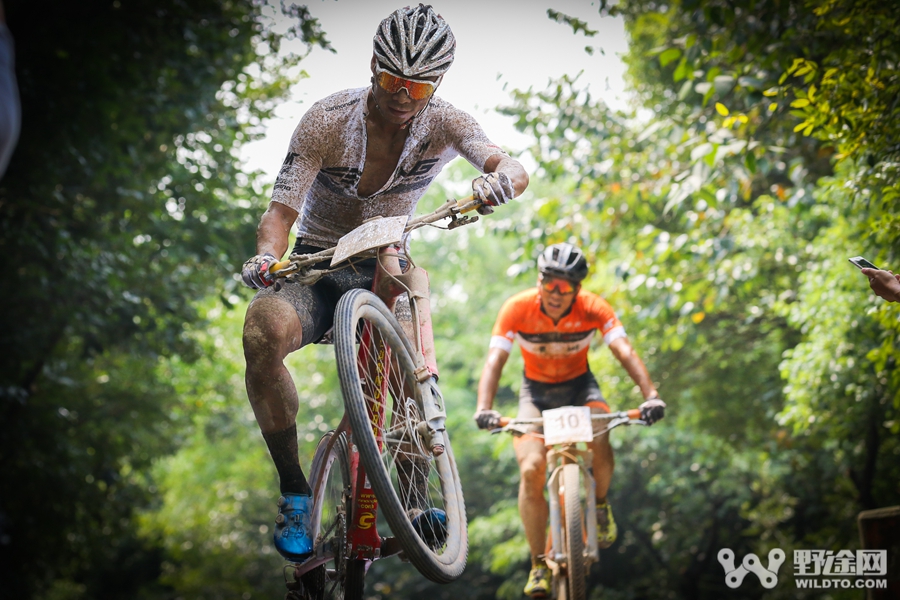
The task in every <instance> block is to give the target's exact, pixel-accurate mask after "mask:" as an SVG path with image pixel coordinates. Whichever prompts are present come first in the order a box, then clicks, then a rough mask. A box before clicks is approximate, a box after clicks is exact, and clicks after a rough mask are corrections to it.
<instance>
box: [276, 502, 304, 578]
mask: <svg viewBox="0 0 900 600" xmlns="http://www.w3.org/2000/svg"><path fill="white" fill-rule="evenodd" d="M311 514H312V498H311V497H309V496H306V495H304V494H287V493H286V494H284V495H283V496H282V497H281V498H279V499H278V516H277V517H275V549H276V550H278V552H279V553H280V554H281V555H282V556H283V557H285V558H286V559H288V560H292V561H294V562H300V561H302V560H304V559H305V558H306V557H308V556H309V555H310V554H311V553H312V551H313V540H312V537H311V536H312V532H311V531H310V530H309V527H310V515H311Z"/></svg>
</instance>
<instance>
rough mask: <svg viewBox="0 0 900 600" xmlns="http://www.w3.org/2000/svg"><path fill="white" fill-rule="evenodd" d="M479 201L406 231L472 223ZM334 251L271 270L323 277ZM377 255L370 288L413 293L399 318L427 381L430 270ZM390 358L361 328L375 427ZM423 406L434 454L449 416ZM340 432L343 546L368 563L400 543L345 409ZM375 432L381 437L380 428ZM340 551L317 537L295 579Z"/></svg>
mask: <svg viewBox="0 0 900 600" xmlns="http://www.w3.org/2000/svg"><path fill="white" fill-rule="evenodd" d="M480 204H481V203H480V201H478V200H475V199H473V198H468V199H465V200H462V201H459V202H457V201H456V200H448V201H447V202H446V203H445V204H444V205H443V206H441V207H440V208H439V209H438V210H436V211H434V212H433V213H430V214H428V215H424V216H422V217H419V218H416V219H412V220H410V221H409V222H408V223H407V224H406V227H405V231H406V232H409V231H412V230H413V229H417V228H419V227H422V226H425V225H429V224H431V223H433V222H435V221H438V220H441V219H445V218H449V219H450V220H451V222H450V224H449V226H448V228H451V229H452V228H455V227H458V226H460V225H464V224H467V223H471V222H474V221H475V220H477V217H461V218H460V217H458V216H457V215H458V214H460V213H464V212H468V211H470V210H474V209H475V208H477V207H478V206H480ZM334 251H335V249H334V248H332V249H328V250H324V251H321V252H318V253H315V254H308V255H292V256H291V257H290V260H288V261H284V262H281V263H278V264H276V265H273V267H272V271H273V273H274V274H275V275H276V276H278V277H284V276H286V275H290V274H292V273H299V274H300V275H301V276H303V277H316V273H319V275H318V276H321V274H324V272H325V271H313V270H312V269H311V266H312V265H314V264H317V263H318V262H320V261H321V260H323V259H325V258H328V257H329V256H332V255H333V254H334ZM376 258H377V264H376V268H375V277H374V281H373V284H372V288H371V289H372V291H373V292H374V293H375V294H376V295H377V296H378V297H379V298H381V300H382V301H383V302H384V303H385V304H386V305H387V307H388V308H389V309H390V310H391V311H393V310H394V308H395V306H396V303H397V299H398V297H399V296H400V295H402V294H404V293H406V294H407V295H408V297H409V304H410V313H411V317H412V322H407V321H401V325H402V326H403V328H404V330H405V333H406V337H407V338H408V339H406V340H404V342H405V343H409V350H410V355H411V356H412V357H413V359H414V360H415V362H416V371H415V375H416V379H417V381H418V383H419V384H421V383H424V382H426V381H428V379H430V378H431V377H432V376H433V375H434V376H436V375H437V373H438V369H437V362H436V359H435V352H434V333H433V329H432V325H431V305H430V299H429V284H428V275H427V272H426V271H425V270H424V269H422V268H420V267H417V266H416V265H415V264H414V263H412V261H411V260H409V259H408V257H407V259H408V260H409V266H408V268H407V270H406V271H405V272H404V271H403V269H402V268H401V265H400V258H401V256H400V253H399V251H398V250H397V248H396V246H395V245H389V246H386V247H380V248H378V250H377V253H376ZM316 278H317V277H316ZM390 361H391V356H390V349H389V348H386V347H384V346H380V347H379V345H378V344H377V343H376V342H375V341H374V340H373V339H372V332H371V330H370V329H369V328H368V327H367V328H365V329H364V330H363V331H362V332H361V337H360V344H359V364H360V365H366V367H362V366H361V367H360V368H361V369H362V368H369V369H374V370H375V371H374V375H375V380H376V381H382V384H381V389H380V390H375V393H374V394H373V395H372V398H371V400H370V401H369V404H368V412H369V419H370V421H371V423H372V426H373V428H374V429H375V431H376V432H377V431H383V430H384V425H385V423H384V420H385V413H386V410H385V409H386V402H387V401H388V381H387V378H386V377H384V376H383V374H384V372H385V371H386V366H387V365H388V364H390ZM370 373H371V371H370ZM430 396H431V395H430V394H429V397H430ZM429 400H431V398H429ZM424 409H425V415H424V416H425V421H426V423H427V425H428V432H427V434H426V436H425V437H426V438H427V439H428V440H430V442H429V443H430V447H431V450H432V452H433V453H434V454H440V453H443V452H444V444H443V435H442V432H443V431H444V422H445V420H446V414H445V412H444V407H443V405H442V403H440V402H438V400H437V399H434V401H426V402H424ZM341 432H343V433H345V434H346V435H347V439H348V441H349V459H350V461H349V462H350V465H349V467H350V468H349V471H350V490H349V496H350V498H351V500H352V515H348V519H349V517H351V516H352V520H348V522H347V525H346V526H347V536H346V537H347V539H348V541H349V547H348V548H344V549H342V550H343V552H345V556H346V557H347V558H348V559H356V560H365V561H369V562H371V561H375V560H378V559H380V558H387V557H389V556H393V555H395V554H398V553H399V552H401V551H402V548H401V545H400V544H399V542H398V541H397V540H396V539H395V538H392V537H381V536H380V535H379V533H378V530H377V526H376V521H377V515H378V499H377V498H376V496H375V492H374V490H373V489H372V488H371V486H370V485H369V479H368V477H367V475H366V470H365V466H364V465H363V464H362V463H361V461H360V455H359V452H358V450H357V448H356V445H355V444H354V443H353V437H352V431H351V429H350V424H349V420H348V418H347V415H346V414H345V415H344V417H343V418H342V419H341V422H340V424H339V425H338V426H337V428H336V431H335V433H336V434H339V433H341ZM376 437H378V436H377V433H376ZM337 439H338V435H334V436H332V438H331V440H330V441H329V445H328V446H327V447H326V450H327V452H326V454H328V453H330V452H331V450H332V447H333V446H334V444H335V443H336V440H337ZM383 444H384V440H383V439H382V440H379V441H378V447H379V449H381V448H382V447H383ZM310 475H311V477H310V481H312V482H315V483H316V488H315V489H314V490H313V497H314V498H318V497H320V495H319V494H320V492H321V487H322V486H323V485H325V482H324V481H323V480H322V478H321V477H319V476H318V473H311V474H310ZM319 525H320V524H319V523H313V524H312V530H313V531H318V530H319ZM337 552H338V550H337V549H335V548H330V547H326V546H325V545H322V544H320V543H318V540H317V543H316V546H315V553H314V555H313V556H311V557H310V558H308V559H307V560H306V561H304V562H303V563H301V564H298V565H295V566H294V579H295V581H299V580H300V577H301V576H302V575H303V574H305V573H307V572H309V571H311V570H312V569H314V568H316V567H318V566H320V565H322V564H324V563H326V562H328V561H329V560H331V559H332V558H334V556H335V555H336V554H337ZM289 587H290V586H289Z"/></svg>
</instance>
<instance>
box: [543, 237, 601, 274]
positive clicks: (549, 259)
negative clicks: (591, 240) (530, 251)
mask: <svg viewBox="0 0 900 600" xmlns="http://www.w3.org/2000/svg"><path fill="white" fill-rule="evenodd" d="M537 263H538V270H539V271H540V272H541V273H542V274H544V275H550V276H551V277H562V278H563V279H569V280H571V281H574V282H576V283H578V282H580V281H581V280H582V279H584V278H585V277H587V273H588V264H587V259H586V258H585V257H584V252H582V251H581V249H580V248H579V247H578V246H574V245H572V244H567V243H565V242H563V243H560V244H553V245H552V246H548V247H547V248H546V249H545V250H544V251H543V252H541V255H540V256H538V260H537Z"/></svg>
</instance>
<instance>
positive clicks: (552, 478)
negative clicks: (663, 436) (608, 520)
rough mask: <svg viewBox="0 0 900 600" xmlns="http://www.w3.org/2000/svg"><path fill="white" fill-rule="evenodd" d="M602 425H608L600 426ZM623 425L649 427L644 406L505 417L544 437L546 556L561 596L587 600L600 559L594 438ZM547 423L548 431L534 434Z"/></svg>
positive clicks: (504, 427) (516, 428)
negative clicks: (592, 570) (547, 512)
mask: <svg viewBox="0 0 900 600" xmlns="http://www.w3.org/2000/svg"><path fill="white" fill-rule="evenodd" d="M600 424H603V425H605V426H597V425H600ZM620 425H646V423H645V422H644V421H642V420H641V411H640V409H637V408H635V409H631V410H628V411H621V412H614V413H605V414H591V409H590V408H588V407H587V406H564V407H562V408H554V409H550V410H545V411H541V417H540V418H534V419H512V418H509V417H502V418H501V419H500V428H498V429H495V430H493V431H492V433H500V432H503V431H507V432H510V433H519V434H529V435H533V436H536V437H543V438H544V445H545V446H547V448H548V450H547V470H548V472H549V475H548V477H547V495H548V498H549V506H550V535H549V536H548V539H547V551H546V553H545V555H544V560H545V562H546V563H547V567H548V568H549V569H550V572H551V574H552V587H553V597H554V598H556V600H584V599H585V598H586V596H587V576H588V572H589V570H590V566H591V564H593V563H595V562H599V560H600V554H599V548H598V546H597V521H596V519H595V518H594V515H595V514H596V506H597V502H596V495H595V491H594V489H595V484H594V477H593V474H592V472H591V469H590V467H591V464H592V461H593V451H592V450H591V447H590V444H587V445H586V446H585V447H580V446H579V445H578V444H581V443H587V442H591V441H592V440H593V439H594V438H595V437H597V436H600V435H603V434H604V433H606V432H608V431H610V430H611V429H614V428H615V427H618V426H620ZM541 426H542V427H543V428H544V433H543V435H541V434H539V433H535V432H534V428H535V427H541Z"/></svg>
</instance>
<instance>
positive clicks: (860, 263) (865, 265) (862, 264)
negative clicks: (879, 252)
mask: <svg viewBox="0 0 900 600" xmlns="http://www.w3.org/2000/svg"><path fill="white" fill-rule="evenodd" d="M847 260H849V261H850V262H851V263H853V265H854V266H856V268H858V269H877V270H879V271H880V270H881V269H878V267H876V266H875V265H873V264H872V263H870V262H869V261H867V260H866V259H864V258H863V257H862V256H854V257H853V258H848V259H847Z"/></svg>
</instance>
